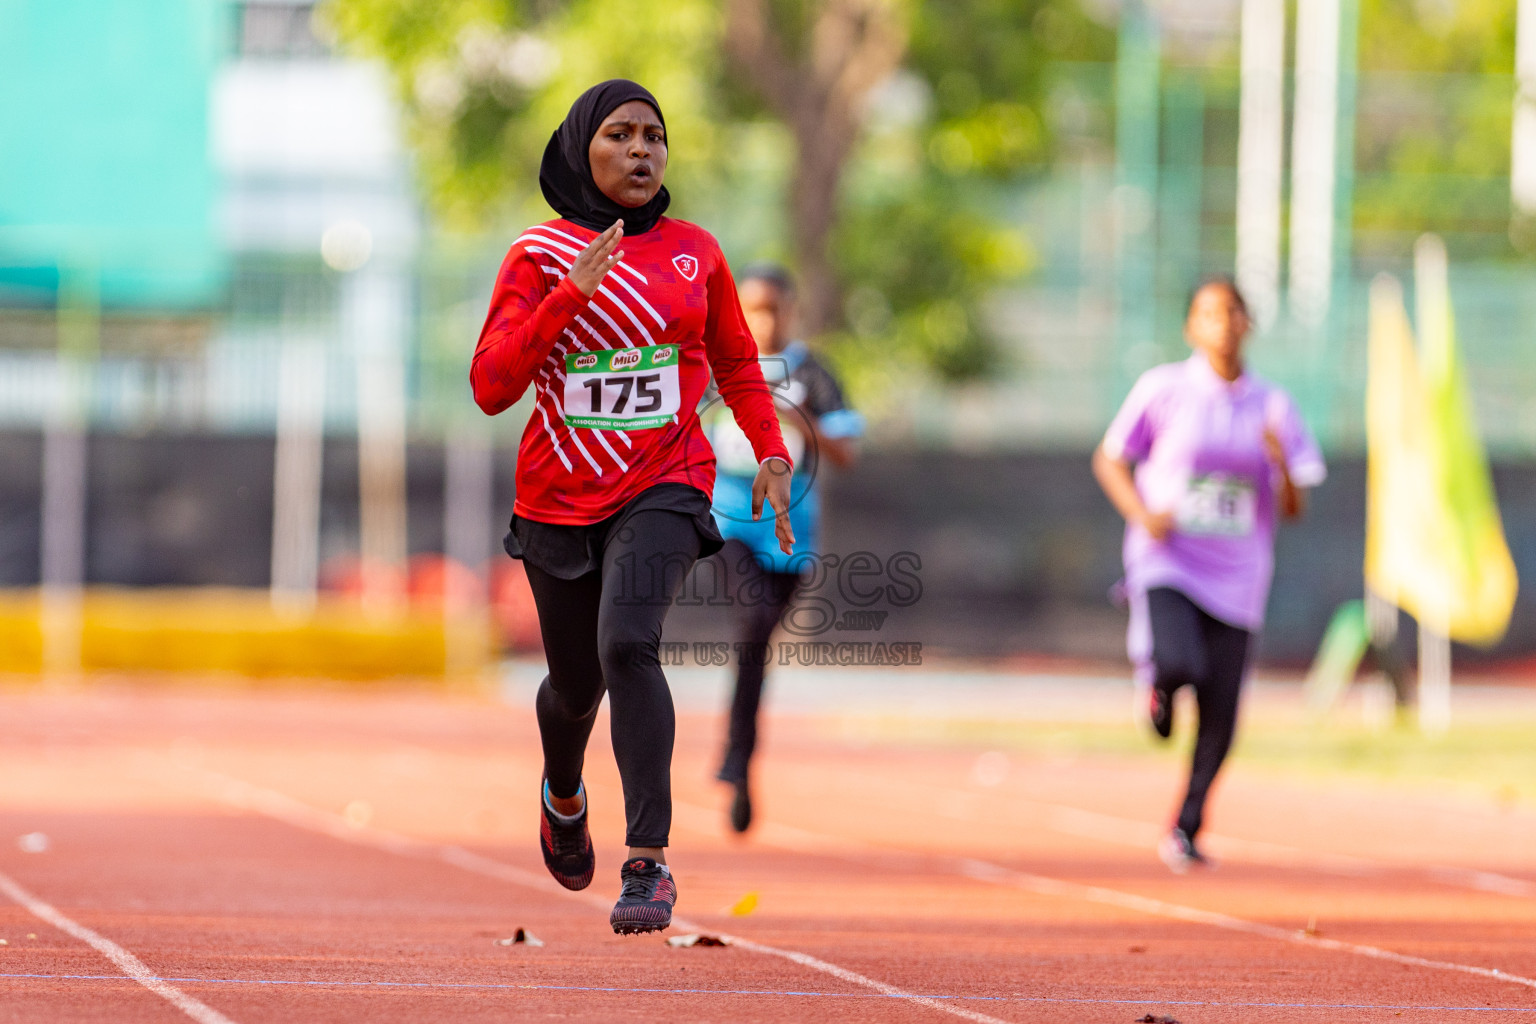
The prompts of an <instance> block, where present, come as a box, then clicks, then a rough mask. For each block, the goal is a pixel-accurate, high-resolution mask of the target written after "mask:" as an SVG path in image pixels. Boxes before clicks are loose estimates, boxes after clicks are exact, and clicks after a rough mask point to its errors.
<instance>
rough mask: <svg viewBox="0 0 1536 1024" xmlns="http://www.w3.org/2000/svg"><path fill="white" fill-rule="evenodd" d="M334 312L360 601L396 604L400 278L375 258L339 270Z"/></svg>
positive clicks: (401, 476)
mask: <svg viewBox="0 0 1536 1024" xmlns="http://www.w3.org/2000/svg"><path fill="white" fill-rule="evenodd" d="M342 303H343V310H342V315H343V318H344V322H345V324H346V330H347V334H348V336H349V338H350V340H351V342H352V346H353V351H354V352H356V353H357V472H358V498H359V503H360V506H359V525H360V533H361V543H360V547H361V549H362V567H363V581H362V582H363V603H364V605H365V606H367V607H369V608H371V609H373V610H376V611H380V612H393V611H398V610H399V607H400V600H401V598H402V597H403V594H401V592H400V590H399V587H398V586H397V585H396V584H397V583H398V581H399V579H400V578H401V577H402V576H403V574H404V571H405V559H406V550H407V548H406V496H405V366H404V359H405V338H404V335H405V324H406V311H405V303H406V279H405V275H404V274H401V273H398V272H396V271H393V270H384V269H380V268H378V267H377V265H376V264H369V265H368V266H367V267H365V268H364V269H361V270H358V271H354V272H352V273H350V274H348V275H347V277H346V282H345V284H344V285H343V297H342Z"/></svg>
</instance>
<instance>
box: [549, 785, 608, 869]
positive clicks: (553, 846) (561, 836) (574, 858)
mask: <svg viewBox="0 0 1536 1024" xmlns="http://www.w3.org/2000/svg"><path fill="white" fill-rule="evenodd" d="M583 788H585V787H583ZM539 809H540V812H541V813H540V814H539V849H540V850H541V851H543V853H544V866H545V867H546V868H548V869H549V873H550V874H551V875H554V876H555V881H557V882H559V883H560V884H561V885H563V886H565V887H566V888H567V889H585V888H586V887H587V886H589V885H591V884H592V873H593V872H594V871H595V870H596V869H597V858H596V856H594V855H593V853H592V836H591V835H590V834H589V833H588V832H587V807H586V804H585V803H583V804H582V807H581V816H580V817H578V818H577V819H576V820H575V821H574V822H571V823H569V824H566V823H564V822H561V821H557V820H556V819H555V816H554V815H553V814H552V813H550V809H549V801H548V800H546V799H545V797H544V790H543V789H542V788H541V789H540V791H539Z"/></svg>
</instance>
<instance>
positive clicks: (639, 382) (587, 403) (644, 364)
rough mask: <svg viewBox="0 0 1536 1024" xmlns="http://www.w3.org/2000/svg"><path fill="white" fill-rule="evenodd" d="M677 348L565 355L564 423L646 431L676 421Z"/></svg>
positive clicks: (678, 392) (679, 401)
mask: <svg viewBox="0 0 1536 1024" xmlns="http://www.w3.org/2000/svg"><path fill="white" fill-rule="evenodd" d="M677 358H678V356H677V346H676V345H649V346H646V347H645V348H618V349H610V350H606V351H602V352H572V353H568V354H567V355H566V357H565V395H564V398H565V422H566V424H567V425H568V426H572V427H588V428H592V429H596V430H649V429H651V428H653V427H663V426H666V425H667V424H668V423H671V422H672V421H673V420H675V419H676V418H677V410H678V408H679V407H680V406H681V405H682V391H681V389H680V388H679V386H678V379H677Z"/></svg>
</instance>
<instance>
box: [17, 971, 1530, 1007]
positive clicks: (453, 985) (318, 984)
mask: <svg viewBox="0 0 1536 1024" xmlns="http://www.w3.org/2000/svg"><path fill="white" fill-rule="evenodd" d="M0 978H33V979H41V980H45V981H132V980H133V979H132V978H129V977H128V976H127V975H123V974H3V973H0ZM154 980H156V981H164V982H173V983H174V982H180V983H182V984H196V985H302V986H307V987H311V988H438V989H504V990H512V991H517V990H522V991H535V992H615V993H622V994H626V995H663V996H815V997H819V998H822V999H912V998H914V997H915V998H919V999H947V1000H952V1001H956V1002H962V1001H964V1002H983V1003H1087V1004H1092V1005H1099V1006H1232V1007H1247V1008H1254V1009H1275V1010H1445V1011H1450V1010H1455V1011H1458V1012H1463V1013H1536V1006H1424V1005H1420V1004H1418V1003H1225V1002H1207V1001H1205V1000H1200V999H1069V998H1064V997H1053V996H961V995H930V994H926V993H916V992H912V993H907V994H905V995H891V994H889V993H885V992H808V991H800V990H797V989H761V988H738V989H731V988H623V987H619V986H604V985H521V984H515V983H508V982H451V981H305V980H302V979H295V980H286V979H282V978H156V979H154Z"/></svg>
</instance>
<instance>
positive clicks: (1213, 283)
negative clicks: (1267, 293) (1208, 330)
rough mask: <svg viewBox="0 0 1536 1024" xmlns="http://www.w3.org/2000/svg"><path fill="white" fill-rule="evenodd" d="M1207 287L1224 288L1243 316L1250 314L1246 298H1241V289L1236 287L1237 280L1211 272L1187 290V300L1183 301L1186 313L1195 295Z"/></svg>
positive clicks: (1193, 301)
mask: <svg viewBox="0 0 1536 1024" xmlns="http://www.w3.org/2000/svg"><path fill="white" fill-rule="evenodd" d="M1207 288H1225V289H1226V290H1227V294H1228V295H1230V296H1232V301H1233V302H1235V303H1237V308H1238V309H1240V310H1242V311H1243V316H1249V315H1250V314H1249V312H1248V300H1247V299H1245V298H1243V292H1242V289H1240V288H1238V286H1237V282H1236V281H1234V280H1232V279H1231V278H1230V277H1228V276H1227V275H1226V274H1212V275H1211V276H1210V277H1202V278H1201V279H1200V283H1199V284H1197V285H1195V286H1194V287H1193V288H1191V289H1190V291H1189V301H1188V302H1186V303H1184V311H1185V313H1186V314H1187V313H1188V312H1189V310H1191V309H1193V308H1194V305H1195V297H1196V296H1198V295H1199V294H1200V293H1201V292H1203V291H1205V290H1206V289H1207Z"/></svg>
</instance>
